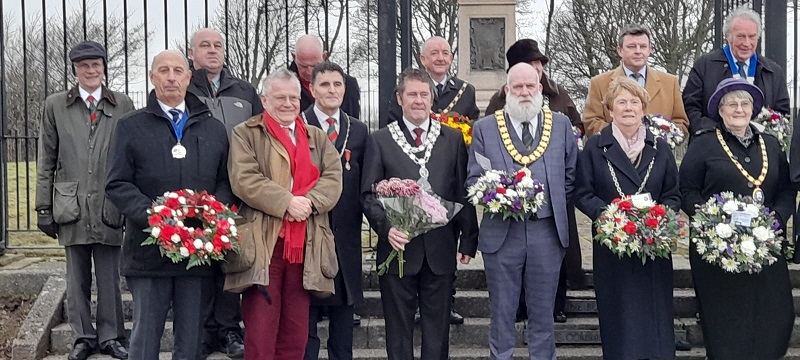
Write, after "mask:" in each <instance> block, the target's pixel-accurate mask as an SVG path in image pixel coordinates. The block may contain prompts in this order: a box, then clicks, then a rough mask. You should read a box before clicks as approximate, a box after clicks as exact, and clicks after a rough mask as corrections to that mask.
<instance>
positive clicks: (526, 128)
mask: <svg viewBox="0 0 800 360" xmlns="http://www.w3.org/2000/svg"><path fill="white" fill-rule="evenodd" d="M522 144H523V145H525V147H526V148H528V150H531V147H532V146H533V135H531V123H530V121H526V122H524V123H522Z"/></svg>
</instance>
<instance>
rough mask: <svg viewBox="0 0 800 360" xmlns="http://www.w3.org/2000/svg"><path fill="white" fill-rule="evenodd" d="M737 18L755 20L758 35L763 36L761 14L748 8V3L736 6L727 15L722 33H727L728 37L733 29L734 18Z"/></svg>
mask: <svg viewBox="0 0 800 360" xmlns="http://www.w3.org/2000/svg"><path fill="white" fill-rule="evenodd" d="M735 19H743V20H750V21H752V22H754V23H755V24H756V31H757V32H758V33H757V34H758V37H759V38H761V15H759V14H758V13H757V12H755V11H753V10H752V9H750V8H748V7H747V6H746V5H742V6H740V7H738V8H736V9H735V10H733V11H731V12H730V13H728V16H726V17H725V22H724V23H723V24H722V33H723V34H725V37H726V38H727V37H728V35H730V34H731V31H732V30H733V29H732V28H733V20H735Z"/></svg>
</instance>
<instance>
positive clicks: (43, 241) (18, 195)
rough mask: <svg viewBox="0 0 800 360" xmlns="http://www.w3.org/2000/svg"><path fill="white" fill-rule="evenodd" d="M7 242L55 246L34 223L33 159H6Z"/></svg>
mask: <svg viewBox="0 0 800 360" xmlns="http://www.w3.org/2000/svg"><path fill="white" fill-rule="evenodd" d="M6 173H7V177H6V178H7V180H8V194H7V199H8V207H7V211H8V212H7V218H8V222H7V224H8V230H9V234H8V246H9V247H19V246H24V247H28V246H58V241H56V240H55V239H51V238H50V237H48V236H46V235H45V234H43V233H42V232H40V231H39V230H38V228H37V227H36V211H35V210H36V209H35V206H36V162H29V163H27V168H26V163H24V162H19V163H16V162H8V163H6Z"/></svg>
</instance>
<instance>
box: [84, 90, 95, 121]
mask: <svg viewBox="0 0 800 360" xmlns="http://www.w3.org/2000/svg"><path fill="white" fill-rule="evenodd" d="M86 101H88V102H89V114H91V115H89V119H91V120H92V123H94V121H95V120H97V100H96V99H95V98H94V96H92V95H89V97H88V98H86Z"/></svg>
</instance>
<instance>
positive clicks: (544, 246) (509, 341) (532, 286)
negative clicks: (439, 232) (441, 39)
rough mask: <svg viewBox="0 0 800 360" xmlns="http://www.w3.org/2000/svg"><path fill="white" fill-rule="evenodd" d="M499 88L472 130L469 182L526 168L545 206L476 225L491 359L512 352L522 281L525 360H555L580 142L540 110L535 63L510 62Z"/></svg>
mask: <svg viewBox="0 0 800 360" xmlns="http://www.w3.org/2000/svg"><path fill="white" fill-rule="evenodd" d="M504 90H505V92H506V105H505V108H504V111H498V112H497V113H495V114H494V115H489V116H487V117H484V118H483V119H481V120H480V121H478V122H476V123H475V126H474V128H473V130H472V131H473V132H472V146H471V147H470V153H469V164H468V167H467V171H468V173H467V185H472V184H474V183H475V181H477V180H478V178H480V177H481V176H482V175H483V174H484V173H485V171H486V170H490V169H497V170H503V171H509V172H516V171H518V170H520V169H523V168H527V169H529V170H530V172H531V173H532V175H533V178H534V179H536V180H539V181H540V182H541V183H542V184H543V185H544V193H545V204H544V205H543V206H542V208H541V209H539V210H538V211H537V212H536V213H534V214H531V215H529V216H528V217H527V218H526V219H525V220H523V221H515V220H511V219H509V220H503V218H502V216H495V217H489V216H485V217H484V218H483V221H482V223H481V226H480V232H479V238H478V250H480V251H481V253H482V254H483V261H484V265H485V267H486V283H487V285H488V288H489V303H490V304H491V308H490V312H491V318H492V321H491V325H490V326H491V328H490V335H489V350H490V352H491V357H492V359H500V360H503V359H508V360H510V359H512V358H513V357H514V344H515V333H516V332H515V329H514V318H515V315H516V311H517V305H518V303H519V294H520V288H522V287H523V286H524V287H525V303H526V304H527V306H528V329H527V334H528V352H529V354H530V359H552V360H555V359H556V347H555V338H554V334H553V306H554V301H555V296H556V288H557V286H558V275H559V272H560V271H559V270H560V269H561V261H562V259H563V258H564V254H565V253H566V249H567V245H569V227H568V225H567V203H568V202H569V201H570V200H571V197H572V194H573V191H574V187H575V186H574V182H575V166H576V161H577V155H578V147H577V144H576V143H575V136H574V135H573V133H572V126H571V124H570V121H569V118H567V117H566V116H565V115H562V114H560V113H554V112H552V111H550V109H548V108H547V107H542V102H543V98H542V85H541V84H540V81H539V76H538V75H537V73H536V70H535V69H534V68H533V66H531V65H530V64H527V63H519V64H517V65H514V66H512V67H511V69H509V71H508V82H507V84H506V86H505V89H504ZM523 272H524V274H523Z"/></svg>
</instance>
